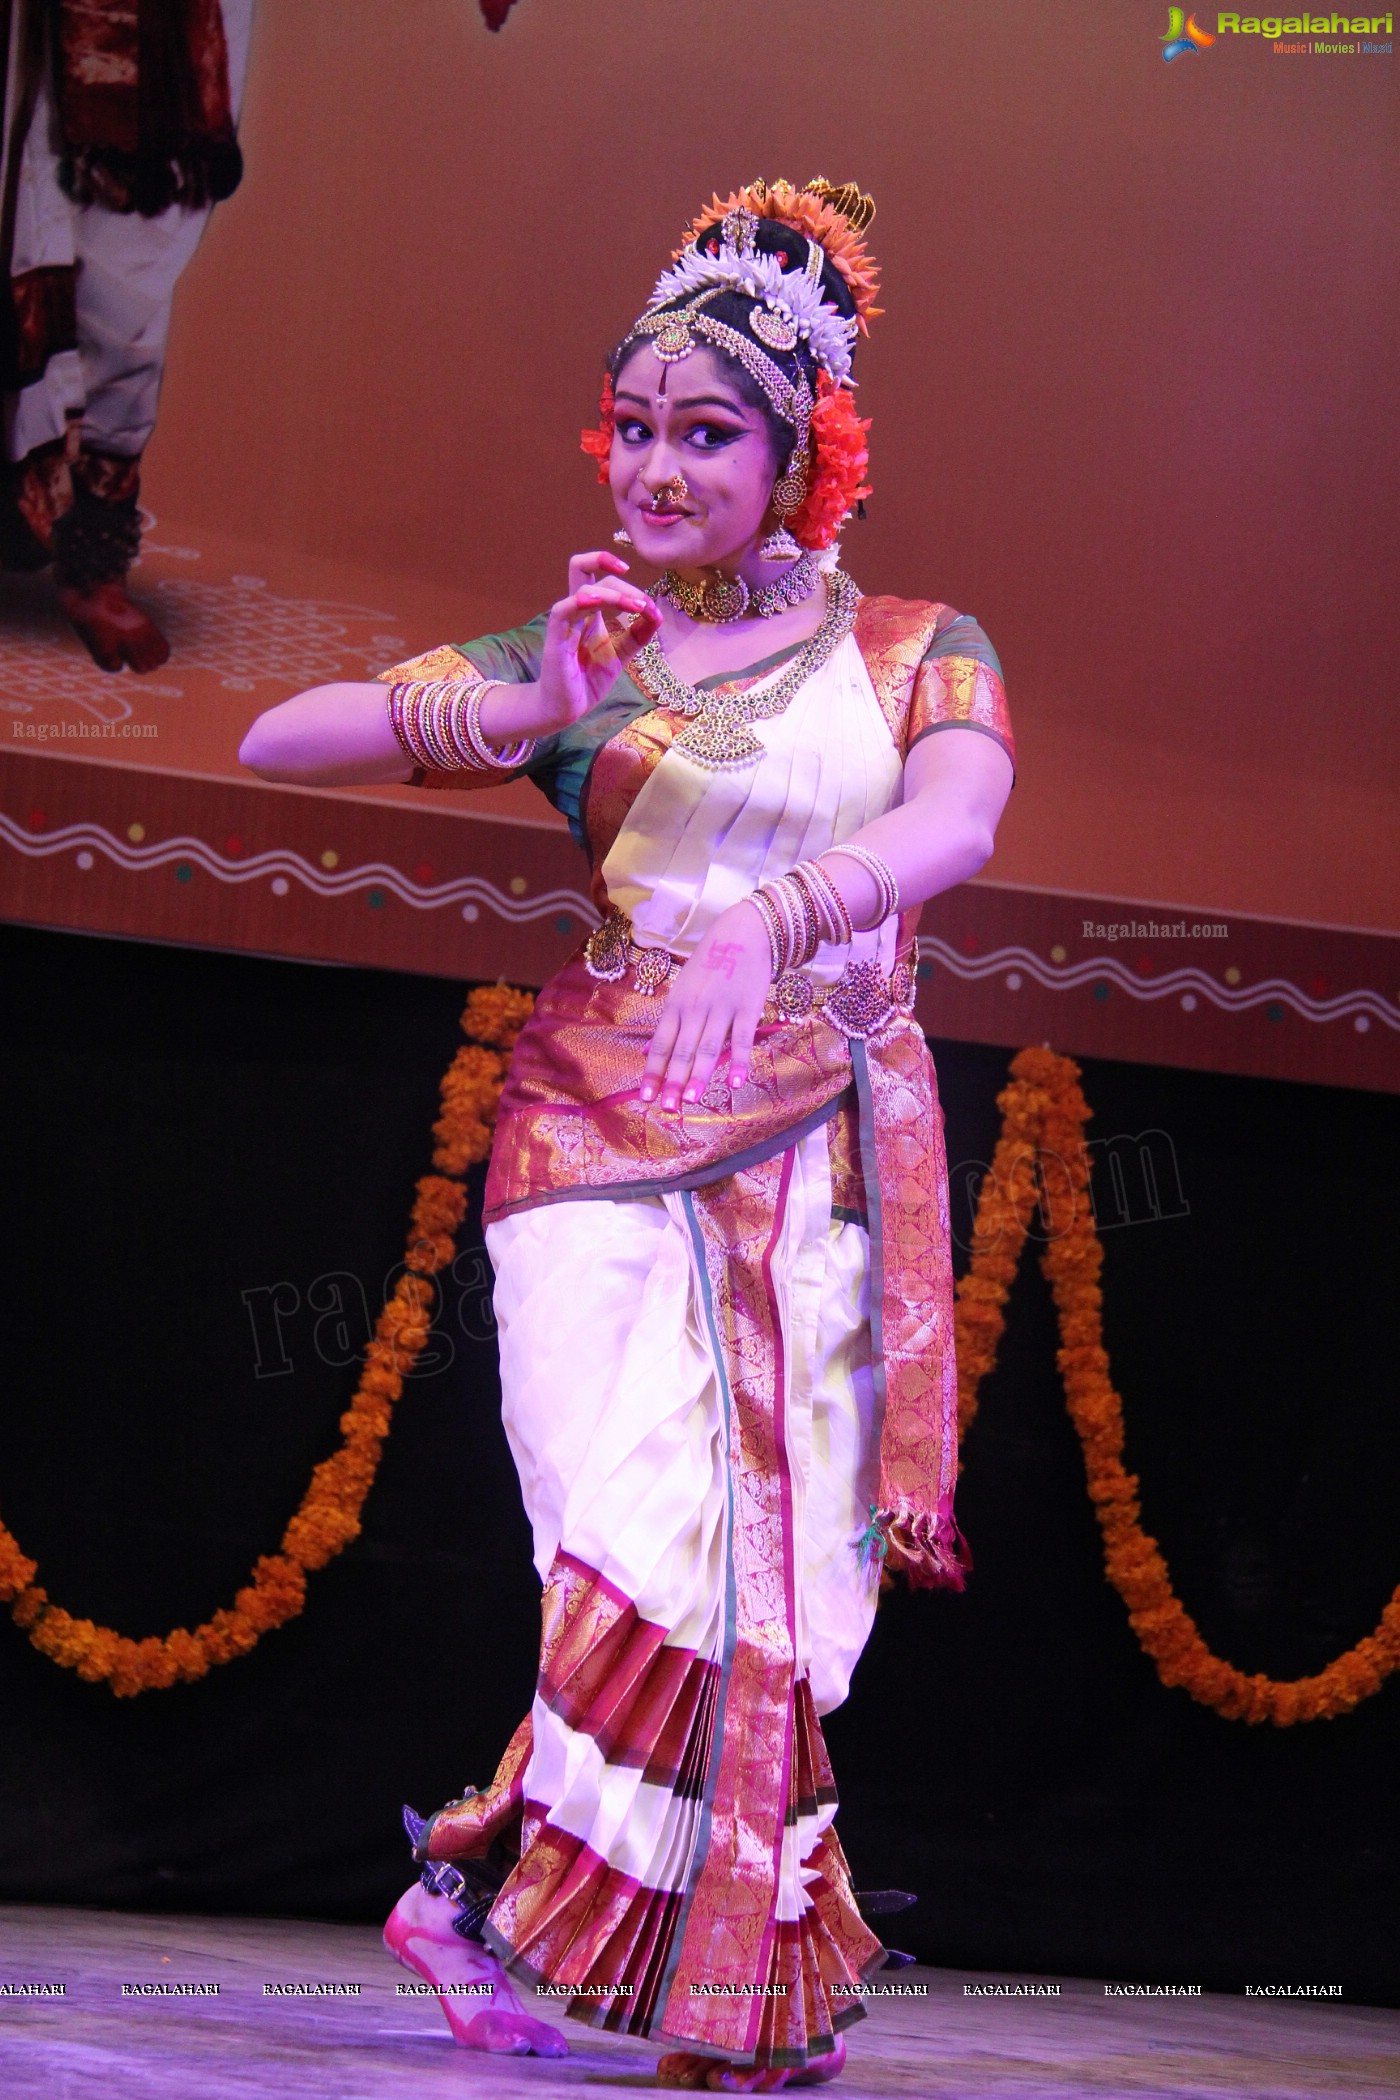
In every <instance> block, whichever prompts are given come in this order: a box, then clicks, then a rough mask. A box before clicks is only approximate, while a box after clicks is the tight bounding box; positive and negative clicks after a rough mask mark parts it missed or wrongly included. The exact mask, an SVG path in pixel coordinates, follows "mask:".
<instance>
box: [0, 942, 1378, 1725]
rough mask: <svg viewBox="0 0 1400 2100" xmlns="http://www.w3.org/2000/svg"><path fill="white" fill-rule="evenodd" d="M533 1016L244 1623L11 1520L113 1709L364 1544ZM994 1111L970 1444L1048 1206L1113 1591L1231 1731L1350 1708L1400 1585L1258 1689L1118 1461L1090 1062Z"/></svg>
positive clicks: (451, 1113)
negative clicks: (1172, 1564)
mask: <svg viewBox="0 0 1400 2100" xmlns="http://www.w3.org/2000/svg"><path fill="white" fill-rule="evenodd" d="M533 1008H534V995H533V994H532V993H530V992H522V991H517V990H515V989H514V987H512V986H510V985H507V984H496V985H488V986H482V987H479V988H478V989H477V990H475V991H473V992H472V993H471V995H470V997H469V998H468V1000H467V1004H466V1008H465V1011H464V1012H463V1015H462V1030H463V1033H464V1034H465V1035H466V1036H467V1037H468V1039H469V1040H468V1041H467V1042H466V1043H465V1044H464V1045H463V1047H462V1048H461V1049H459V1050H458V1052H457V1054H456V1056H455V1057H454V1058H453V1060H452V1063H451V1065H450V1066H449V1067H448V1069H447V1071H446V1073H445V1074H444V1075H443V1080H442V1087H441V1093H442V1114H441V1116H440V1117H439V1119H438V1121H437V1122H436V1123H435V1124H434V1125H433V1136H434V1138H435V1139H436V1141H437V1142H436V1146H435V1149H434V1152H433V1165H434V1167H436V1168H437V1169H439V1172H438V1173H436V1174H429V1175H425V1176H424V1178H423V1179H422V1180H421V1181H420V1182H419V1183H418V1187H417V1200H416V1201H415V1204H414V1208H413V1217H412V1226H411V1232H410V1237H409V1242H408V1248H407V1251H406V1253H405V1256H404V1266H405V1274H404V1275H403V1276H402V1277H401V1278H400V1279H399V1282H398V1284H397V1285H396V1286H395V1289H394V1291H393V1293H392V1294H391V1296H390V1298H389V1300H388V1302H387V1303H386V1305H385V1307H384V1310H383V1311H382V1313H381V1314H380V1316H379V1320H378V1322H377V1324H376V1327H375V1333H374V1337H373V1339H372V1340H371V1341H370V1343H369V1345H368V1347H367V1348H366V1350H365V1360H364V1368H363V1370H362V1371H361V1374H360V1380H359V1384H358V1386H357V1387H356V1391H355V1395H354V1398H353V1399H352V1400H351V1403H350V1406H349V1407H348V1409H347V1410H346V1412H345V1413H344V1414H343V1415H342V1416H341V1418H340V1427H341V1432H342V1435H343V1439H344V1441H343V1442H342V1444H341V1447H340V1449H339V1450H338V1451H337V1452H336V1453H335V1454H334V1455H333V1456H332V1457H331V1458H328V1459H325V1460H324V1461H323V1462H322V1463H321V1464H320V1465H318V1466H317V1467H316V1469H315V1471H314V1473H313V1474H312V1476H311V1485H310V1486H309V1487H308V1489H307V1491H306V1493H305V1495H304V1496H303V1497H302V1501H301V1505H300V1507H299V1508H298V1510H297V1513H296V1515H295V1516H294V1517H293V1518H292V1521H291V1523H290V1524H289V1525H288V1526H287V1529H286V1531H285V1533H284V1534H283V1538H282V1546H281V1550H280V1552H277V1553H272V1554H264V1555H263V1556H262V1557H261V1558H260V1559H259V1560H258V1561H256V1562H255V1563H254V1566H253V1571H252V1578H251V1580H250V1582H249V1583H248V1584H247V1586H246V1587H245V1588H243V1589H241V1590H239V1591H238V1593H237V1595H236V1596H235V1598H234V1602H233V1608H232V1610H224V1611H217V1612H215V1614H214V1616H213V1618H212V1619H210V1620H208V1621H206V1623H205V1624H204V1625H202V1626H197V1627H196V1628H195V1630H194V1631H193V1633H191V1632H189V1631H188V1630H187V1629H186V1628H184V1627H182V1626H181V1627H177V1628H176V1629H175V1631H174V1632H173V1633H168V1634H166V1635H164V1636H163V1637H162V1636H153V1637H151V1638H149V1639H147V1640H142V1641H133V1640H130V1639H128V1638H127V1637H126V1636H125V1635H124V1634H119V1633H116V1632H114V1631H113V1629H112V1628H111V1627H110V1626H98V1625H95V1624H94V1623H93V1621H92V1620H91V1619H75V1618H73V1617H72V1615H71V1614H70V1613H68V1612H66V1611H65V1610H64V1609H63V1608H62V1606H61V1605H56V1604H52V1603H50V1601H49V1598H48V1593H47V1592H46V1591H45V1590H43V1589H42V1588H40V1587H38V1586H37V1585H36V1584H35V1581H34V1577H35V1575H36V1573H37V1572H38V1571H37V1566H36V1563H35V1562H34V1561H32V1560H30V1559H29V1558H28V1557H27V1556H26V1555H25V1554H24V1553H23V1552H22V1551H21V1550H20V1547H19V1544H18V1541H17V1540H16V1539H15V1538H14V1536H13V1535H12V1533H11V1532H9V1531H8V1530H7V1529H6V1528H5V1526H4V1524H3V1523H0V1602H3V1603H8V1604H9V1605H10V1610H11V1615H12V1617H13V1618H14V1621H15V1623H16V1625H18V1626H20V1627H22V1628H23V1629H24V1630H25V1631H26V1632H27V1633H28V1635H29V1638H30V1640H31V1641H32V1643H33V1644H34V1646H35V1647H36V1648H37V1649H38V1650H39V1651H40V1653H41V1654H43V1655H47V1656H49V1657H50V1658H51V1659H52V1660H53V1661H54V1662H57V1663H61V1664H62V1665H63V1667H64V1668H66V1669H72V1670H76V1671H77V1673H78V1675H79V1676H80V1677H84V1678H86V1679H88V1680H89V1682H92V1683H100V1682H102V1681H104V1680H105V1681H106V1682H107V1683H109V1684H110V1685H111V1687H112V1690H113V1692H114V1693H115V1694H116V1695H117V1697H118V1698H130V1697H132V1696H134V1695H135V1694H136V1693H137V1692H143V1691H150V1690H153V1689H157V1688H164V1687H165V1686H167V1685H171V1684H176V1683H184V1684H188V1683H190V1682H192V1681H193V1679H195V1678H197V1677H203V1676H204V1675H205V1673H206V1672H207V1671H208V1670H209V1669H210V1668H211V1667H212V1666H213V1665H214V1664H216V1663H222V1662H229V1661H231V1660H232V1659H233V1657H234V1656H236V1655H246V1654H247V1653H248V1651H249V1650H250V1649H251V1648H253V1647H255V1646H256V1645H257V1643H258V1641H259V1640H260V1639H261V1637H262V1635H263V1634H264V1633H267V1632H269V1631H270V1630H271V1629H272V1628H273V1627H274V1626H282V1625H285V1624H286V1622H287V1620H288V1619H294V1618H295V1617H296V1616H297V1614H298V1612H300V1610H301V1609H302V1606H303V1604H304V1603H305V1601H306V1577H307V1575H308V1574H309V1573H311V1572H312V1571H313V1570H314V1569H316V1568H322V1567H324V1566H325V1565H326V1562H327V1561H329V1560H332V1559H333V1558H334V1557H335V1555H336V1554H337V1553H340V1552H341V1551H343V1549H344V1548H345V1547H346V1546H348V1545H349V1544H350V1541H351V1540H352V1539H354V1538H355V1537H357V1536H358V1534H359V1530H360V1512H361V1510H362V1509H363V1507H364V1501H365V1497H366V1495H367V1494H368V1493H369V1490H370V1487H371V1485H372V1484H373V1481H374V1476H375V1472H376V1470H377V1468H378V1464H379V1458H380V1453H381V1451H382V1450H383V1445H384V1439H385V1437H386V1436H387V1435H388V1433H389V1426H390V1421H391V1418H392V1414H393V1408H394V1403H395V1402H396V1401H397V1399H398V1398H399V1396H400V1394H401V1392H402V1391H403V1381H404V1377H405V1375H406V1374H407V1372H408V1371H409V1370H410V1369H411V1368H412V1365H413V1362H414V1359H415V1358H416V1357H417V1355H418V1353H419V1351H420V1350H421V1349H422V1347H423V1345H424V1343H425V1342H426V1340H427V1338H428V1331H429V1328H430V1326H431V1324H432V1313H433V1305H434V1298H435V1286H434V1284H433V1282H432V1280H431V1279H432V1277H433V1276H435V1275H437V1274H438V1273H439V1272H440V1271H441V1270H442V1269H444V1268H445V1267H446V1266H447V1264H448V1263H449V1262H450V1261H451V1260H452V1257H453V1253H454V1251H455V1246H456V1239H455V1235H456V1231H457V1228H458V1226H459V1225H460V1224H461V1221H462V1216H463V1213H464V1211H465V1209H466V1189H465V1187H464V1186H463V1183H462V1178H461V1177H462V1176H463V1175H464V1174H465V1173H466V1172H467V1170H468V1169H469V1168H470V1167H471V1166H473V1165H475V1164H476V1163H477V1162H478V1161H480V1160H482V1159H484V1158H485V1157H486V1155H487V1153H488V1152H489V1150H490V1147H491V1133H492V1129H493V1127H494V1125H495V1120H496V1112H497V1108H498V1106H499V1103H500V1096H501V1088H502V1086H503V1084H504V1082H505V1073H506V1065H507V1060H508V1057H509V1053H510V1050H511V1048H512V1046H513V1044H514V1042H515V1039H516V1037H517V1036H518V1035H519V1033H520V1030H521V1029H522V1028H523V1026H524V1025H525V1022H526V1021H527V1020H528V1018H529V1016H530V1014H531V1012H532V1011H533ZM997 1106H998V1108H1000V1110H1001V1112H1002V1118H1003V1121H1002V1130H1001V1137H1000V1139H999V1140H998V1143H997V1148H996V1154H995V1157H994V1159H993V1161H992V1165H991V1170H990V1171H989V1173H988V1174H987V1175H986V1176H985V1177H984V1180H983V1183H982V1189H981V1193H980V1195H979V1198H978V1204H977V1222H976V1227H975V1230H974V1235H973V1255H972V1261H971V1264H970V1266H969V1268H968V1271H967V1274H966V1275H965V1276H964V1277H963V1279H962V1281H961V1282H960V1283H959V1285H958V1287H957V1319H956V1325H957V1356H958V1403H959V1404H958V1416H959V1428H960V1430H962V1431H964V1432H965V1431H966V1429H967V1428H968V1427H969V1425H970V1424H971V1422H972V1420H973V1418H974V1416H975V1415H976V1412H977V1398H978V1393H979V1391H980V1389H981V1386H982V1382H983V1380H984V1379H985V1378H986V1377H987V1376H988V1375H989V1373H990V1372H991V1371H992V1369H993V1367H994V1365H995V1363H996V1357H997V1346H998V1344H999V1342H1000V1340H1001V1336H1002V1333H1003V1330H1004V1328H1005V1324H1006V1322H1005V1307H1006V1302H1007V1299H1008V1297H1009V1295H1010V1292H1011V1286H1012V1284H1013V1283H1014V1281H1015V1278H1016V1272H1017V1269H1018V1267H1019V1266H1020V1260H1021V1255H1022V1252H1023V1250H1024V1248H1025V1243H1026V1236H1027V1232H1028V1229H1029V1226H1030V1220H1031V1214H1032V1212H1033V1211H1034V1210H1035V1209H1036V1207H1037V1206H1039V1207H1040V1209H1041V1212H1042V1216H1043V1217H1044V1219H1045V1224H1046V1231H1047V1244H1046V1248H1045V1252H1044V1254H1043V1255H1042V1256H1041V1267H1042V1269H1043V1270H1044V1273H1045V1275H1046V1278H1047V1280H1048V1281H1049V1284H1050V1288H1051V1291H1052V1293H1053V1296H1054V1300H1055V1308H1056V1312H1057V1314H1058V1318H1059V1330H1060V1347H1059V1349H1058V1351H1057V1352H1056V1362H1057V1363H1058V1365H1059V1368H1060V1374H1061V1377H1062V1379H1063V1381H1064V1387H1065V1399H1066V1402H1067V1404H1068V1407H1069V1412H1070V1417H1071V1419H1072V1420H1073V1422H1074V1426H1075V1428H1076V1429H1077V1430H1078V1432H1079V1437H1080V1442H1081V1444H1082V1447H1083V1451H1084V1466H1085V1473H1086V1476H1087V1480H1088V1488H1089V1495H1090V1498H1091V1500H1092V1501H1093V1504H1094V1508H1095V1512H1096V1514H1097V1516H1098V1520H1099V1527H1100V1531H1101V1533H1102V1536H1103V1541H1104V1558H1105V1565H1106V1569H1107V1573H1108V1577H1109V1580H1110V1581H1111V1582H1112V1584H1113V1585H1114V1587H1115V1589H1116V1590H1117V1591H1118V1593H1119V1595H1120V1596H1121V1597H1122V1599H1123V1602H1124V1603H1125V1605H1126V1606H1127V1608H1128V1620H1129V1624H1130V1625H1131V1626H1132V1629H1133V1631H1134V1633H1135V1634H1136V1635H1137V1638H1138V1640H1139V1642H1140V1643H1141V1645H1142V1647H1143V1649H1144V1650H1145V1651H1146V1653H1147V1654H1148V1655H1149V1656H1150V1657H1151V1659H1152V1661H1153V1663H1154V1665H1155V1666H1156V1670H1157V1674H1158V1676H1159V1677H1160V1678H1161V1680H1162V1683H1163V1684H1165V1685H1167V1686H1179V1687H1180V1688H1181V1689H1182V1690H1184V1691H1186V1692H1188V1693H1189V1694H1190V1696H1191V1697H1192V1698H1193V1699H1195V1700H1197V1701H1198V1702H1199V1703H1200V1704H1201V1705H1202V1706H1208V1707H1210V1708H1211V1709H1212V1710H1213V1711H1214V1712H1215V1713H1218V1714H1220V1715H1222V1716H1223V1717H1224V1718H1225V1719H1226V1720H1232V1721H1234V1720H1244V1721H1249V1722H1260V1721H1271V1722H1272V1723H1273V1725H1274V1726H1275V1727H1276V1728H1288V1727H1291V1726H1293V1725H1294V1724H1295V1723H1296V1722H1299V1721H1315V1720H1325V1719H1330V1718H1331V1717H1332V1716H1334V1715H1336V1714H1342V1713H1348V1712H1350V1710H1351V1709H1352V1707H1354V1706H1357V1705H1359V1704H1360V1702H1361V1701H1362V1700H1363V1699H1366V1698H1369V1697H1370V1696H1371V1694H1372V1693H1373V1692H1376V1691H1378V1690H1379V1689H1380V1687H1381V1685H1382V1684H1383V1683H1384V1682H1385V1680H1386V1678H1387V1677H1389V1676H1390V1675H1391V1674H1392V1672H1393V1671H1395V1670H1396V1669H1400V1588H1397V1589H1396V1591H1395V1593H1394V1595H1393V1596H1392V1597H1391V1600H1390V1602H1389V1604H1387V1606H1386V1608H1385V1610H1384V1611H1383V1612H1382V1614H1381V1618H1380V1623H1379V1624H1378V1625H1377V1627H1376V1630H1375V1632H1374V1633H1372V1634H1369V1635H1368V1636H1367V1637H1366V1638H1365V1639H1363V1640H1360V1641H1358V1642H1357V1643H1356V1645H1355V1646H1354V1647H1352V1648H1349V1649H1348V1650H1347V1651H1346V1653H1345V1654H1344V1655H1339V1656H1337V1657H1336V1659H1335V1660H1334V1661H1333V1662H1330V1663H1329V1664H1328V1665H1327V1667H1326V1669H1324V1670H1321V1671H1319V1672H1318V1674H1317V1675H1316V1676H1314V1677H1302V1678H1297V1679H1294V1680H1293V1681H1291V1682H1287V1681H1282V1680H1279V1679H1276V1678H1271V1677H1265V1676H1262V1675H1259V1674H1255V1675H1252V1676H1251V1675H1247V1674H1246V1673H1245V1672H1244V1671H1242V1670H1237V1669H1236V1668H1235V1667H1234V1666H1233V1665H1232V1664H1230V1663H1227V1662H1224V1661H1222V1660H1221V1658H1220V1657H1219V1656H1216V1655H1213V1654H1212V1653H1211V1651H1210V1649H1209V1648H1208V1647H1207V1646H1206V1644H1205V1642H1204V1641H1203V1640H1202V1638H1201V1635H1200V1633H1199V1631H1198V1630H1197V1628H1196V1625H1195V1622H1194V1621H1193V1620H1192V1619H1191V1618H1190V1616H1189V1614H1188V1613H1187V1612H1186V1610H1185V1609H1184V1607H1183V1606H1182V1604H1181V1603H1180V1601H1179V1600H1178V1598H1177V1597H1176V1595H1175V1592H1174V1591H1173V1589H1172V1586H1171V1577H1170V1575H1169V1573H1168V1570H1167V1566H1166V1562H1165V1561H1164V1560H1163V1558H1162V1555H1161V1552H1160V1549H1159V1548H1158V1545H1157V1541H1156V1540H1155V1539H1153V1538H1150V1537H1148V1535H1147V1534H1146V1533H1145V1532H1144V1530H1143V1528H1142V1516H1141V1510H1140V1507H1139V1504H1138V1499H1137V1489H1138V1481H1137V1477H1136V1475H1135V1474H1131V1473H1129V1472H1127V1471H1126V1470H1125V1468H1124V1465H1123V1456H1122V1454H1123V1403H1122V1401H1121V1400H1120V1398H1119V1396H1118V1394H1117V1392H1116V1391H1115V1390H1114V1387H1113V1384H1112V1382H1111V1380H1110V1378H1109V1366H1108V1354H1107V1351H1106V1350H1105V1348H1104V1346H1103V1324H1102V1314H1103V1292H1102V1290H1101V1288H1100V1285H1099V1274H1100V1271H1101V1269H1102V1266H1103V1248H1102V1246H1101V1244H1100V1242H1099V1237H1098V1229H1097V1227H1096V1225H1095V1222H1094V1216H1093V1210H1092V1206H1091V1205H1090V1202H1089V1175H1090V1167H1089V1157H1088V1153H1087V1151H1086V1149H1085V1146H1084V1131H1085V1127H1086V1125H1087V1123H1088V1120H1089V1108H1088V1104H1087V1103H1086V1101H1085V1099H1084V1095H1083V1092H1082V1090H1081V1088H1080V1086H1079V1067H1078V1066H1077V1065H1076V1064H1075V1063H1074V1061H1073V1060H1072V1059H1071V1058H1068V1057H1062V1056H1060V1055H1058V1054H1057V1053H1056V1052H1054V1051H1049V1050H1037V1049H1027V1050H1022V1051H1020V1052H1018V1054H1017V1055H1016V1057H1014V1058H1013V1059H1012V1062H1011V1081H1010V1084H1009V1085H1008V1086H1006V1087H1005V1088H1004V1089H1003V1090H1002V1092H1001V1093H1000V1094H998V1096H997ZM1049 1161H1054V1162H1055V1164H1056V1167H1057V1169H1058V1170H1059V1173H1060V1174H1061V1175H1062V1176H1063V1177H1064V1180H1063V1182H1062V1184H1061V1186H1059V1187H1058V1188H1057V1187H1055V1186H1054V1185H1053V1183H1052V1181H1051V1179H1050V1178H1049V1176H1048V1174H1047V1163H1048V1162H1049Z"/></svg>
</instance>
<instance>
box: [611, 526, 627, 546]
mask: <svg viewBox="0 0 1400 2100" xmlns="http://www.w3.org/2000/svg"><path fill="white" fill-rule="evenodd" d="M631 544H632V535H631V533H630V532H627V531H625V530H624V529H623V528H622V527H621V526H619V527H618V530H617V531H616V532H615V533H614V534H613V545H614V546H616V547H630V546H631Z"/></svg>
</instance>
